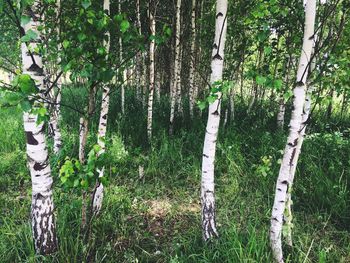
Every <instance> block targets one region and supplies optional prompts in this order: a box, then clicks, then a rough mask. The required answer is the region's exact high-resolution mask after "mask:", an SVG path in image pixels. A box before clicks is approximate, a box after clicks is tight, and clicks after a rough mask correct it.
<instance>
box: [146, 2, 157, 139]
mask: <svg viewBox="0 0 350 263" xmlns="http://www.w3.org/2000/svg"><path fill="white" fill-rule="evenodd" d="M151 3H152V2H150V4H149V23H150V30H151V35H152V36H154V35H155V34H156V20H155V18H154V16H155V14H154V13H153V12H154V10H153V9H154V6H151ZM154 48H155V40H154V39H152V40H151V43H150V45H149V61H150V64H149V94H148V109H147V135H148V140H149V142H151V139H152V121H153V97H154Z"/></svg>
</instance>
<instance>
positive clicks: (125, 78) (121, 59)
mask: <svg viewBox="0 0 350 263" xmlns="http://www.w3.org/2000/svg"><path fill="white" fill-rule="evenodd" d="M118 12H119V14H120V13H121V12H122V5H121V0H119V1H118ZM119 60H120V64H121V63H122V61H123V41H122V38H121V37H120V38H119ZM119 72H120V69H119ZM126 80H127V76H126V70H124V69H123V72H122V83H121V87H120V89H121V91H120V96H121V98H120V99H121V109H122V114H123V115H124V114H125V84H126Z"/></svg>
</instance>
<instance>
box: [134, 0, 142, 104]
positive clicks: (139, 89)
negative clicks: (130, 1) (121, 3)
mask: <svg viewBox="0 0 350 263" xmlns="http://www.w3.org/2000/svg"><path fill="white" fill-rule="evenodd" d="M136 17H137V22H136V25H137V31H138V33H139V35H140V36H141V35H142V28H141V14H140V0H136ZM135 70H136V94H137V98H138V100H140V101H142V79H141V78H142V53H141V51H139V52H137V54H136V67H135Z"/></svg>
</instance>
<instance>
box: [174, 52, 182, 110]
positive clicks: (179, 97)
mask: <svg viewBox="0 0 350 263" xmlns="http://www.w3.org/2000/svg"><path fill="white" fill-rule="evenodd" d="M182 52H183V49H182V47H181V46H180V59H179V68H178V71H177V77H176V79H177V80H176V85H177V87H176V103H175V105H176V107H175V108H176V111H177V112H178V113H179V115H180V116H182V115H183V103H182V81H181V70H182Z"/></svg>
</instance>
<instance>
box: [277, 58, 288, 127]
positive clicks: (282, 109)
mask: <svg viewBox="0 0 350 263" xmlns="http://www.w3.org/2000/svg"><path fill="white" fill-rule="evenodd" d="M291 64H292V58H291V57H289V58H288V62H287V65H286V73H285V77H284V85H285V86H286V88H285V90H284V91H286V90H288V88H289V73H290V68H291ZM278 104H279V107H278V114H277V127H278V128H279V129H281V130H282V129H283V127H284V117H285V113H286V102H285V100H284V94H283V92H282V94H281V95H280V98H279V102H278Z"/></svg>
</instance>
